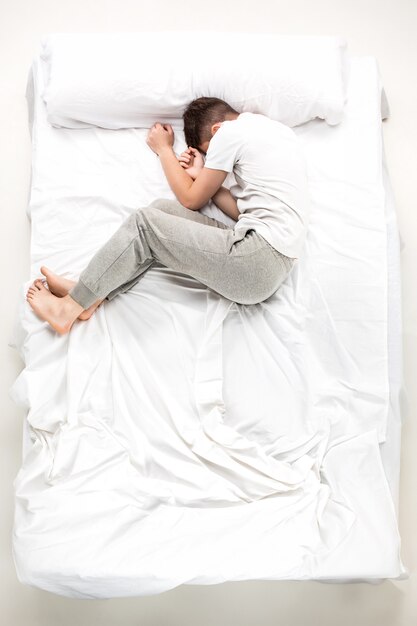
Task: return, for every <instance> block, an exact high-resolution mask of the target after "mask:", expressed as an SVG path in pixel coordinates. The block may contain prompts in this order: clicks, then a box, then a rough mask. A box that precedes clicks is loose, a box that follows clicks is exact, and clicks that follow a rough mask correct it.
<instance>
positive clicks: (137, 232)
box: [69, 198, 294, 309]
mask: <svg viewBox="0 0 417 626" xmlns="http://www.w3.org/2000/svg"><path fill="white" fill-rule="evenodd" d="M235 226H236V225H235ZM154 261H157V262H159V263H161V264H162V265H165V266H166V267H169V268H171V269H173V270H176V271H178V272H181V273H183V274H187V275H189V276H192V277H193V278H195V279H196V280H198V281H200V282H201V283H203V284H204V285H206V286H207V287H209V288H210V289H213V290H214V291H215V292H217V293H219V294H221V295H222V296H224V297H225V298H228V299H229V300H232V301H234V302H237V303H239V304H256V303H259V302H262V301H263V300H266V299H267V298H269V297H270V296H271V295H272V294H273V293H275V291H276V290H277V289H278V288H279V286H280V285H281V284H282V282H283V281H284V279H285V278H286V276H287V275H288V273H289V272H290V270H291V268H292V266H293V264H294V259H293V258H290V257H287V256H285V255H284V254H282V253H281V252H278V250H275V248H273V247H272V246H271V245H270V244H269V243H268V242H267V241H266V240H265V239H264V238H263V237H262V236H261V235H259V234H258V233H257V232H256V231H255V230H253V229H249V228H240V229H236V228H234V227H232V226H228V225H226V224H224V223H223V222H220V221H219V220H215V219H213V218H211V217H208V216H207V215H204V214H203V213H200V212H199V211H192V210H191V209H187V208H186V207H184V206H183V205H182V204H181V203H180V202H178V201H177V200H172V199H163V198H161V199H158V200H155V201H154V202H152V203H151V204H150V205H149V206H147V207H141V208H138V209H137V210H136V211H135V212H134V213H132V215H130V216H129V217H128V218H127V219H126V220H125V221H124V222H123V224H122V225H121V226H120V227H119V229H118V230H117V231H116V232H115V233H114V234H113V235H112V236H111V237H110V239H109V240H108V241H107V242H106V243H105V244H104V245H103V246H102V247H101V248H100V249H99V250H98V251H97V253H96V254H95V255H94V256H93V257H92V258H91V260H90V262H89V263H88V265H87V267H86V268H85V269H84V270H83V271H82V273H81V274H80V276H79V280H78V282H77V283H76V284H75V285H74V286H73V287H72V288H71V289H70V291H69V295H70V296H71V297H72V298H73V299H74V300H75V301H76V302H78V304H80V305H81V306H82V307H83V308H84V309H88V307H90V306H91V305H92V304H93V303H94V302H96V301H97V300H103V299H105V298H106V299H107V300H112V299H113V298H114V297H115V296H116V295H118V294H119V293H122V292H124V291H127V290H128V289H130V288H131V287H132V286H133V285H134V284H135V283H136V282H137V281H138V280H139V278H140V275H141V274H143V273H144V272H145V271H146V270H147V269H148V268H149V267H150V266H151V265H152V263H153V262H154Z"/></svg>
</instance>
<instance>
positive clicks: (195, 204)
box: [183, 198, 207, 211]
mask: <svg viewBox="0 0 417 626" xmlns="http://www.w3.org/2000/svg"><path fill="white" fill-rule="evenodd" d="M183 204H184V206H185V207H187V209H190V210H191V211H198V209H202V208H203V206H205V205H206V204H207V202H202V201H201V200H200V201H197V200H195V199H194V198H185V201H184V203H183Z"/></svg>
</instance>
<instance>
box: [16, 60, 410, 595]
mask: <svg viewBox="0 0 417 626" xmlns="http://www.w3.org/2000/svg"><path fill="white" fill-rule="evenodd" d="M41 69H42V68H41V66H40V65H39V63H38V62H37V61H36V60H35V62H34V64H33V79H34V85H33V86H34V91H33V98H31V95H30V92H31V78H29V81H28V100H29V102H30V101H31V100H33V111H32V113H31V115H32V119H33V131H32V142H33V155H32V156H33V158H32V165H33V167H32V180H31V195H30V202H29V205H28V215H29V216H30V218H31V222H32V240H31V278H30V280H29V281H27V282H26V283H25V284H24V285H23V286H22V298H21V302H20V305H19V318H18V321H17V324H16V329H15V333H14V338H13V339H12V344H13V345H15V347H16V348H17V349H18V350H19V351H20V353H21V355H22V357H23V358H24V360H25V368H24V370H23V371H22V373H21V374H20V376H19V377H18V378H17V380H16V381H15V384H14V386H13V388H12V395H13V397H14V398H15V400H16V402H18V403H20V404H22V405H23V406H26V407H27V408H28V415H27V429H26V430H25V432H26V435H27V436H26V438H25V445H24V458H23V462H22V467H21V469H20V471H19V473H18V475H17V476H16V480H15V493H16V509H15V524H14V534H13V554H14V558H15V564H16V569H17V574H18V577H19V580H21V582H24V583H26V584H29V585H34V586H37V587H40V588H43V589H46V590H49V591H52V592H55V593H58V594H61V595H68V596H72V597H116V596H129V595H134V596H138V595H145V594H154V593H160V592H162V591H165V590H167V589H170V588H173V587H175V586H177V585H179V584H183V583H185V584H214V583H218V582H223V581H227V580H247V579H289V580H305V579H314V580H322V581H326V582H347V581H358V580H366V581H369V582H379V581H380V580H383V579H385V578H404V577H407V576H408V571H407V569H406V567H405V566H404V565H403V563H402V561H401V557H400V545H401V540H400V536H399V533H398V526H397V513H398V502H397V499H398V472H399V453H400V433H401V414H400V410H399V403H398V398H399V394H400V391H401V386H402V374H401V367H400V364H401V348H400V341H401V319H400V313H401V307H400V300H399V266H398V263H399V250H398V231H397V228H396V220H395V207H394V202H393V199H392V194H391V196H390V188H389V178H388V174H387V172H386V167H385V159H384V154H383V140H382V129H381V93H382V95H384V93H383V92H382V85H381V80H380V76H379V71H378V67H377V63H376V60H375V59H374V58H373V57H352V58H351V74H350V76H351V79H350V86H349V101H348V104H347V111H346V119H345V120H344V122H343V123H342V124H341V125H339V126H337V127H330V126H328V125H326V124H325V123H324V122H322V121H320V120H313V121H311V122H309V123H308V124H304V125H303V126H300V127H296V128H295V129H294V130H295V132H297V134H298V135H299V136H300V137H301V138H302V139H303V141H304V146H305V148H306V152H307V156H308V159H309V161H308V162H309V181H310V188H311V194H312V200H313V218H312V223H311V228H310V232H309V237H308V241H307V245H306V251H305V255H304V256H303V257H302V258H301V259H300V261H299V263H298V266H297V267H296V268H295V269H294V271H293V273H292V275H291V276H290V277H289V279H288V280H287V281H286V283H285V285H284V286H283V288H282V289H280V290H279V291H278V292H277V294H275V295H274V296H273V297H272V298H270V299H269V300H268V301H267V302H265V303H261V304H259V305H255V306H252V307H250V306H244V305H236V304H234V303H231V302H229V301H228V300H226V299H224V298H222V297H221V296H218V295H217V294H215V293H214V292H212V291H210V290H208V289H206V288H205V287H204V286H203V285H201V284H200V283H198V282H197V281H195V280H194V279H191V278H190V277H187V276H185V275H181V274H178V273H176V272H173V271H172V270H170V269H168V268H165V267H163V266H161V265H159V264H155V265H154V266H153V267H152V268H151V269H150V270H148V272H146V274H144V275H143V277H142V278H141V280H140V281H139V283H138V284H137V285H136V286H135V287H134V288H133V289H132V290H130V291H129V292H127V293H125V294H122V295H121V296H119V297H118V298H116V299H115V300H113V301H112V302H110V303H106V305H105V306H102V307H100V309H99V310H98V311H97V313H96V314H95V316H94V317H93V318H92V319H91V320H89V321H88V322H79V323H77V324H76V326H75V327H74V328H73V330H72V331H71V333H70V334H69V335H68V336H64V337H61V336H57V335H56V334H55V333H54V332H53V331H51V329H50V328H49V327H48V325H47V324H46V323H44V322H42V321H41V320H39V319H38V318H37V316H36V315H35V314H34V313H33V311H32V310H31V309H30V307H29V306H28V305H27V303H26V301H25V298H24V295H25V293H26V289H27V287H28V285H29V284H30V282H31V281H32V280H33V279H34V278H35V277H37V276H39V267H40V265H41V264H46V265H47V266H49V267H51V268H52V269H54V270H55V271H57V272H59V273H64V274H65V275H67V276H69V277H74V278H75V277H76V276H77V275H78V274H79V272H80V271H81V270H82V269H83V267H84V266H85V265H86V263H87V262H88V260H89V258H90V257H91V256H92V254H93V253H94V251H95V250H96V249H97V247H98V246H99V245H101V244H102V243H103V242H104V241H105V240H106V239H107V238H108V237H109V236H110V235H111V234H112V232H114V230H115V229H116V228H117V227H118V225H119V224H120V223H121V221H122V220H123V219H124V218H125V217H126V216H127V215H129V214H130V213H131V212H132V211H133V210H134V209H135V208H136V207H137V206H144V205H147V204H148V203H149V202H150V201H151V200H153V199H154V198H155V197H174V196H173V194H172V192H171V190H170V188H169V187H168V185H167V183H166V181H165V179H164V177H163V174H162V170H161V168H160V164H159V162H158V161H157V160H156V159H155V158H154V155H153V153H152V152H151V151H150V150H149V148H148V147H147V146H146V145H145V136H146V131H142V130H137V129H131V130H123V131H109V130H104V129H82V130H64V129H54V128H52V127H51V126H50V125H48V124H47V122H46V118H45V109H44V105H43V101H42V100H41V98H40V93H41V91H42V80H43V77H42V72H41ZM183 147H185V144H184V142H183V138H182V137H180V136H177V141H176V144H175V149H176V151H177V153H179V152H180V151H181V150H182V149H183ZM226 182H227V181H226ZM203 212H205V213H207V214H208V215H213V216H216V217H221V218H222V219H224V221H226V222H227V221H228V218H226V216H224V215H223V214H221V213H220V212H219V211H218V210H217V209H216V207H215V206H214V205H212V204H210V205H208V206H207V207H206V208H205V209H203ZM387 224H388V226H389V228H388V229H387ZM387 235H388V237H387ZM388 280H389V281H390V282H389V283H388ZM388 296H389V297H388ZM391 296H392V297H391ZM388 302H389V303H390V304H389V306H388ZM388 314H389V316H388ZM388 322H390V327H389V325H388ZM389 328H390V329H391V330H390V331H389ZM388 331H389V332H388ZM388 347H389V348H390V352H388ZM383 463H384V464H383ZM384 468H385V469H384Z"/></svg>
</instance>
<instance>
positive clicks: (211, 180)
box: [158, 146, 227, 211]
mask: <svg viewBox="0 0 417 626" xmlns="http://www.w3.org/2000/svg"><path fill="white" fill-rule="evenodd" d="M158 156H159V158H160V160H161V164H162V167H163V169H164V172H165V176H166V177H167V180H168V183H169V186H170V187H171V189H172V191H173V192H174V193H175V195H176V197H177V199H178V201H179V202H181V204H182V205H183V206H185V207H187V208H188V209H192V210H194V211H195V210H197V209H201V208H202V207H203V206H204V205H206V204H207V202H208V201H209V200H210V199H211V198H212V197H213V196H214V194H215V193H216V192H217V191H218V189H219V188H220V187H221V185H222V183H223V182H224V180H225V178H226V176H227V172H225V171H224V170H214V169H210V168H203V169H202V170H201V172H200V174H199V175H198V176H197V178H196V179H195V180H194V181H193V180H192V178H191V177H190V176H189V175H188V174H187V173H186V171H185V170H184V169H183V168H182V166H181V165H180V163H179V161H178V159H177V156H176V154H175V152H174V151H173V149H172V147H171V146H164V147H162V148H161V149H160V150H159V152H158Z"/></svg>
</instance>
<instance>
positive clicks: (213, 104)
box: [182, 97, 239, 153]
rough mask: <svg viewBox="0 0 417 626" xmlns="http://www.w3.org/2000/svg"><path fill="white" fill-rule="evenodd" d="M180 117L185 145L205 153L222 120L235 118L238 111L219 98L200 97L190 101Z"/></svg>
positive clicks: (237, 115)
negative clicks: (182, 121) (182, 122)
mask: <svg viewBox="0 0 417 626" xmlns="http://www.w3.org/2000/svg"><path fill="white" fill-rule="evenodd" d="M182 117H183V120H184V135H185V141H186V142H187V146H191V147H193V148H197V149H198V150H200V151H201V152H204V153H206V152H207V149H208V145H209V143H210V140H211V138H212V137H213V135H214V134H215V133H216V132H217V131H218V129H219V128H220V126H221V124H222V122H224V121H225V120H234V119H236V118H237V117H239V113H238V111H235V109H233V108H232V107H231V106H230V104H227V102H225V101H224V100H220V98H206V97H201V98H197V99H196V100H193V101H192V102H190V104H189V105H188V106H187V108H186V109H185V111H184V113H183V116H182Z"/></svg>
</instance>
